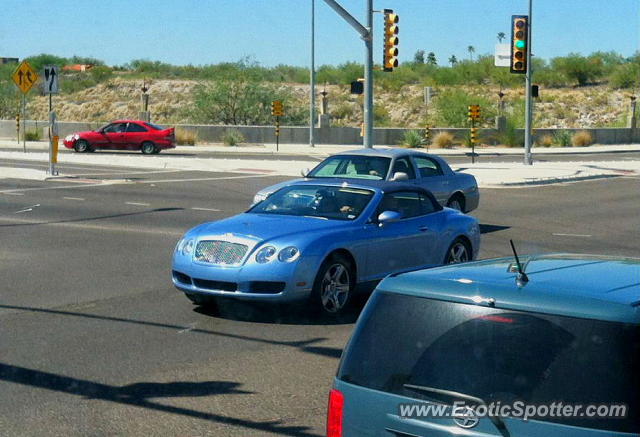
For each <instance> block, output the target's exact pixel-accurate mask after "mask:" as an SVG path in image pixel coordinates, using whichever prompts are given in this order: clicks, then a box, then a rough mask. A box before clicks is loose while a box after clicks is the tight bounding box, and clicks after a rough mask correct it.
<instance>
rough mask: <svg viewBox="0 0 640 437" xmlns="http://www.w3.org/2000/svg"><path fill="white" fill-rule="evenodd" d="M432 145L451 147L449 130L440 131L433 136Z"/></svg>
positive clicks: (451, 139)
mask: <svg viewBox="0 0 640 437" xmlns="http://www.w3.org/2000/svg"><path fill="white" fill-rule="evenodd" d="M432 145H433V147H436V148H438V149H449V148H451V147H453V134H451V133H449V132H440V133H438V134H437V135H436V136H435V137H433V143H432Z"/></svg>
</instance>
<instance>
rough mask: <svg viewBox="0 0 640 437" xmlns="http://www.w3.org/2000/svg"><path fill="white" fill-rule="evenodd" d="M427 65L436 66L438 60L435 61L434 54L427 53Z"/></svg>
mask: <svg viewBox="0 0 640 437" xmlns="http://www.w3.org/2000/svg"><path fill="white" fill-rule="evenodd" d="M427 64H429V65H438V60H437V59H436V54H435V53H433V52H429V54H428V55H427Z"/></svg>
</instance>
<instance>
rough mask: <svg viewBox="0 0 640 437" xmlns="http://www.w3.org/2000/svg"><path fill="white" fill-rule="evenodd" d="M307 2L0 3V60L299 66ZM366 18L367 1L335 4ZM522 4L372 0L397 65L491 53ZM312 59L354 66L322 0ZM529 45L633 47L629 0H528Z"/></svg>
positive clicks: (553, 52)
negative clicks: (419, 56) (391, 36)
mask: <svg viewBox="0 0 640 437" xmlns="http://www.w3.org/2000/svg"><path fill="white" fill-rule="evenodd" d="M312 1H313V0H154V1H152V0H101V1H94V0H75V1H72V0H56V1H42V0H3V2H2V3H3V8H2V9H3V13H2V14H1V15H0V56H6V57H18V58H24V57H27V56H30V55H36V54H40V53H50V54H54V55H58V56H65V57H69V56H73V55H79V56H91V57H95V58H98V59H102V60H104V61H105V62H106V63H107V64H108V65H122V64H125V63H127V62H129V61H131V60H133V59H149V60H154V61H155V60H158V61H163V62H168V63H171V64H176V65H185V64H194V65H202V64H216V63H219V62H235V61H238V60H240V59H242V58H245V57H250V58H251V59H252V60H253V61H256V62H258V63H259V64H261V65H264V66H267V67H270V66H275V65H278V64H288V65H297V66H308V65H309V62H310V38H311V33H310V22H311V2H312ZM338 2H339V3H340V4H341V5H342V6H343V7H345V9H347V10H348V11H349V12H350V13H351V14H352V15H353V16H354V17H356V18H357V19H358V20H360V21H361V22H363V21H364V15H365V8H366V0H338ZM527 7H528V0H374V8H377V9H383V8H388V9H393V10H394V11H395V12H396V13H398V15H399V17H400V22H399V27H400V34H399V37H400V56H399V58H400V62H404V61H410V60H412V59H413V56H414V54H415V52H416V51H417V50H425V51H426V52H431V51H433V52H434V53H435V54H436V58H437V59H438V62H439V63H440V64H443V65H446V60H447V59H448V58H449V57H450V56H451V55H455V56H456V57H457V58H458V59H464V58H468V57H469V53H468V51H467V47H468V46H470V45H472V46H474V47H475V51H476V54H492V53H493V49H494V45H495V44H496V42H497V39H496V36H497V34H498V32H504V33H505V34H507V36H509V35H510V17H511V15H513V14H526V13H527ZM315 8H316V65H322V64H332V65H337V64H341V63H344V62H348V61H355V62H359V63H362V62H363V60H364V43H363V42H362V41H361V40H360V38H359V36H358V35H357V34H356V32H355V31H354V30H353V29H352V28H351V27H350V26H349V25H348V24H347V23H346V22H344V21H343V19H342V18H341V17H339V16H338V15H337V14H336V13H335V12H334V11H333V10H332V9H331V8H329V6H328V5H327V4H325V3H324V1H323V0H315ZM382 26H383V23H382V14H375V17H374V38H375V42H374V62H376V63H380V62H381V57H382V38H381V29H382ZM533 32H534V36H533V41H532V53H533V54H534V55H535V56H537V57H541V58H544V59H550V58H552V57H554V56H563V55H566V54H568V53H570V52H577V53H582V54H584V55H586V54H589V53H592V52H594V51H598V50H603V51H610V50H614V51H616V52H618V53H621V54H622V55H624V56H630V55H631V54H633V53H634V52H636V51H637V50H639V49H640V2H639V1H638V0H581V1H579V0H533Z"/></svg>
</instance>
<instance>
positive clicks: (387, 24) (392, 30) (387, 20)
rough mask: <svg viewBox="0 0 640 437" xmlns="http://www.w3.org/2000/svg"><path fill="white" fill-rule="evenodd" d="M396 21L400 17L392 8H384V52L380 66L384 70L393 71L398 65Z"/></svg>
mask: <svg viewBox="0 0 640 437" xmlns="http://www.w3.org/2000/svg"><path fill="white" fill-rule="evenodd" d="M398 21H400V17H398V14H396V13H394V12H393V10H392V9H385V10H384V53H383V57H382V60H383V62H382V67H383V70H384V71H393V69H394V68H396V67H397V66H398V44H399V43H400V39H398V32H399V30H400V29H399V28H398Z"/></svg>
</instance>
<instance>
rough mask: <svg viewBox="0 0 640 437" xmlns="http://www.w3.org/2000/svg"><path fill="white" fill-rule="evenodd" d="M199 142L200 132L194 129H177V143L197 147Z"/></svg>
mask: <svg viewBox="0 0 640 437" xmlns="http://www.w3.org/2000/svg"><path fill="white" fill-rule="evenodd" d="M196 141H198V132H196V131H195V130H194V129H184V128H180V127H179V128H176V143H177V144H183V145H189V146H195V144H196Z"/></svg>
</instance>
